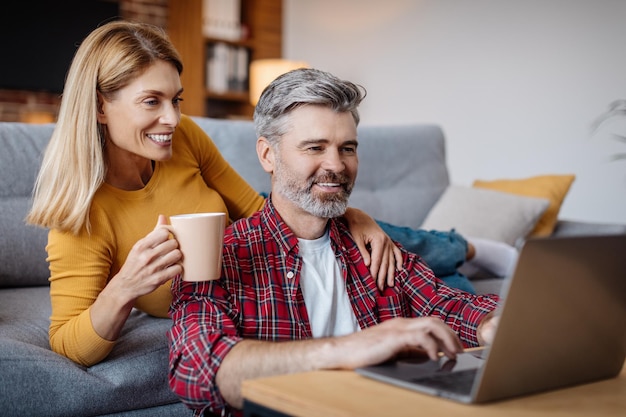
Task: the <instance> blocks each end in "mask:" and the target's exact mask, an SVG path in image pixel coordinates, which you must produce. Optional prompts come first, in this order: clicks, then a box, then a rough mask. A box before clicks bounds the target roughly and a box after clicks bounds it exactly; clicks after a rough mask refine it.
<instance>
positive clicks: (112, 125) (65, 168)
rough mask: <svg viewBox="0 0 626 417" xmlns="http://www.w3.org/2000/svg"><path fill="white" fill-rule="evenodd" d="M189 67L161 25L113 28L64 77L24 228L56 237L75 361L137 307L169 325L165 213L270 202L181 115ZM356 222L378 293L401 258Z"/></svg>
mask: <svg viewBox="0 0 626 417" xmlns="http://www.w3.org/2000/svg"><path fill="white" fill-rule="evenodd" d="M182 70H183V64H182V62H181V59H180V57H179V54H178V53H177V51H176V50H175V48H174V47H173V45H172V44H171V43H170V41H169V40H168V38H167V36H166V34H165V33H164V32H163V31H162V30H161V29H159V28H155V27H153V26H150V25H146V24H141V23H132V22H125V21H114V22H109V23H107V24H105V25H102V26H100V27H98V28H96V29H95V30H94V31H93V32H92V33H90V34H89V35H88V36H87V37H86V38H85V40H84V41H83V42H82V44H81V45H80V47H79V48H78V50H77V52H76V55H75V57H74V59H73V61H72V64H71V66H70V69H69V72H68V74H67V79H66V83H65V88H64V91H63V99H62V103H61V108H60V111H59V117H58V121H57V124H56V127H55V130H54V133H53V134H52V137H51V139H50V143H49V145H48V148H47V150H46V153H45V155H44V158H43V162H42V165H41V170H40V172H39V175H38V177H37V180H36V183H35V189H34V201H33V206H32V209H31V211H30V213H29V215H28V217H27V221H28V222H29V223H30V224H34V225H39V226H42V227H45V228H48V229H49V236H48V245H47V248H46V250H47V253H48V261H49V264H50V297H51V304H52V315H51V323H50V330H49V335H50V345H51V347H52V349H53V350H54V351H56V352H58V353H59V354H62V355H64V356H66V357H68V358H70V359H72V360H73V361H75V362H77V363H79V364H82V365H86V366H90V365H93V364H95V363H98V362H100V361H102V360H103V359H104V358H106V357H107V355H108V354H109V352H110V351H111V350H112V349H113V347H114V345H115V341H116V339H117V338H118V336H119V335H120V332H121V330H122V328H123V326H124V323H125V322H126V320H127V318H128V316H129V314H130V312H131V310H132V309H133V308H137V309H139V310H141V311H144V312H146V313H148V314H151V315H154V316H157V317H167V312H168V308H169V305H170V302H171V293H170V280H171V279H172V278H173V277H175V276H176V275H178V274H180V273H181V270H182V268H181V266H180V265H179V263H178V261H179V260H180V259H181V253H180V251H179V250H178V244H177V242H176V240H174V239H169V237H168V233H167V231H166V230H165V229H164V228H160V227H156V226H157V225H158V224H159V223H164V221H165V217H163V216H161V215H172V214H176V213H184V212H200V211H222V212H224V213H226V214H227V217H228V218H230V219H232V220H236V219H239V218H243V217H247V216H250V215H252V214H253V213H254V212H256V211H257V210H259V209H261V207H262V206H263V203H264V199H263V198H262V197H261V196H259V194H258V193H257V192H256V191H255V190H254V189H252V187H251V186H250V185H249V184H247V183H246V182H245V181H244V180H243V179H242V178H241V177H240V176H239V175H238V174H237V173H236V172H235V171H234V169H232V167H230V166H229V165H228V163H227V162H226V161H225V160H224V159H223V157H222V156H221V155H220V153H219V151H218V149H217V148H216V146H215V145H214V143H213V142H212V141H211V139H210V138H209V137H208V136H207V135H206V134H205V133H204V132H203V131H202V130H201V129H200V128H199V127H198V126H197V125H196V124H195V123H194V122H193V121H192V120H191V119H190V118H189V117H186V116H184V115H181V112H180V107H179V105H180V102H181V101H182V100H183V98H182V96H183V86H182V85H181V81H180V74H181V72H182ZM349 218H350V225H351V231H352V232H353V233H354V236H355V237H356V238H357V239H358V240H359V242H360V243H359V247H360V248H362V250H363V252H364V256H365V257H367V258H368V259H371V262H370V267H371V269H372V271H373V272H374V274H373V275H374V276H375V277H377V282H378V284H379V286H382V285H383V284H384V283H385V281H386V279H387V278H386V277H389V279H392V278H391V277H393V271H394V268H395V267H396V265H397V262H400V260H401V259H400V254H399V251H398V250H397V248H396V246H395V245H394V244H393V243H392V242H391V240H390V239H389V238H388V237H387V235H386V234H385V233H384V232H382V230H381V229H380V227H379V226H377V225H376V223H375V222H374V220H373V219H371V218H370V217H369V216H367V215H366V214H365V213H362V212H360V211H358V210H355V209H351V210H349ZM367 246H371V254H369V253H367V250H366V249H365V248H366V247H367ZM370 255H371V258H370Z"/></svg>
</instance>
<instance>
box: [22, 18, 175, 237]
mask: <svg viewBox="0 0 626 417" xmlns="http://www.w3.org/2000/svg"><path fill="white" fill-rule="evenodd" d="M158 60H162V61H166V62H170V63H172V64H173V65H174V66H175V67H176V69H177V70H178V73H179V74H180V73H182V70H183V65H182V62H181V59H180V55H179V54H178V52H177V51H176V48H175V47H174V46H173V45H172V43H171V42H170V40H169V38H168V37H167V34H166V33H165V32H164V30H163V29H161V28H159V27H156V26H152V25H149V24H145V23H137V22H128V21H121V20H117V21H112V22H109V23H106V24H104V25H102V26H100V27H98V28H96V29H95V30H94V31H93V32H91V33H90V34H89V35H88V36H87V37H86V38H85V40H84V41H83V42H82V43H81V45H80V47H79V48H78V50H77V51H76V54H75V56H74V59H73V60H72V64H71V66H70V68H69V71H68V73H67V78H66V81H65V87H64V90H63V97H62V100H61V106H60V109H59V116H58V119H57V122H56V126H55V129H54V132H53V133H52V137H51V138H50V142H49V144H48V146H47V148H46V152H45V154H44V156H43V161H42V164H41V168H40V170H39V174H38V176H37V179H36V181H35V187H34V190H33V205H32V207H31V210H30V213H29V214H28V216H27V217H26V221H27V222H28V223H29V224H33V225H37V226H42V227H47V228H55V229H59V230H61V231H71V232H73V233H78V232H79V231H80V230H81V229H82V228H83V227H86V229H87V230H88V231H89V230H90V224H89V209H90V207H91V202H92V200H93V196H94V194H95V193H96V191H97V190H98V189H99V188H100V186H101V185H102V184H103V183H104V178H105V174H106V169H107V167H106V162H105V160H104V155H103V146H104V128H105V126H102V125H100V124H99V123H98V120H97V112H98V109H99V105H98V93H100V94H101V95H102V96H103V97H104V98H105V99H111V98H113V96H114V95H115V93H116V92H117V91H118V90H120V89H121V88H123V87H125V86H126V85H128V84H129V83H130V82H131V81H133V80H134V79H135V78H136V77H138V76H139V75H140V74H141V73H142V72H143V71H144V70H145V69H146V68H148V67H149V66H151V65H152V64H153V63H154V62H156V61H158Z"/></svg>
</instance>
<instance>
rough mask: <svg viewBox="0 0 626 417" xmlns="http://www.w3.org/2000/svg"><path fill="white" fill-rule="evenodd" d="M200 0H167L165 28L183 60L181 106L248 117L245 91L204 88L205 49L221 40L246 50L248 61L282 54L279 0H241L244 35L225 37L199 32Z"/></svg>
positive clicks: (249, 107) (210, 113)
mask: <svg viewBox="0 0 626 417" xmlns="http://www.w3.org/2000/svg"><path fill="white" fill-rule="evenodd" d="M202 3H203V1H202V0H170V1H169V5H168V25H167V30H168V33H169V36H170V39H171V40H172V43H173V44H174V45H175V46H176V48H177V49H178V52H179V53H180V54H181V57H182V60H183V67H184V69H183V73H182V75H181V81H182V83H183V88H184V93H183V99H184V100H183V102H182V103H181V109H182V111H183V113H185V114H188V115H191V116H209V117H217V118H242V117H243V118H245V117H248V118H249V117H252V113H253V111H254V108H253V106H252V105H251V104H250V103H249V98H248V93H247V92H241V91H233V92H225V93H222V92H219V93H218V92H213V91H210V90H208V89H207V85H206V78H207V77H206V71H207V69H206V68H207V59H208V57H207V49H208V46H209V45H211V44H216V43H219V42H221V43H225V44H227V45H231V46H236V47H243V48H246V49H247V50H248V53H249V59H250V61H252V60H255V59H264V58H280V57H281V56H282V0H241V15H242V16H241V22H242V24H243V25H245V27H246V28H247V33H248V34H249V36H248V38H246V39H242V40H235V41H233V40H226V39H219V38H214V37H206V36H204V35H203V32H202Z"/></svg>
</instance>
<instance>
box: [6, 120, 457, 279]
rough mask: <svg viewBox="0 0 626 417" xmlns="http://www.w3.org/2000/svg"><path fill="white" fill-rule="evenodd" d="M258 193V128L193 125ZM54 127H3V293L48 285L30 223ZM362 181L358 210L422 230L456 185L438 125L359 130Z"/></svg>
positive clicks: (265, 178)
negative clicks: (36, 183) (451, 179)
mask: <svg viewBox="0 0 626 417" xmlns="http://www.w3.org/2000/svg"><path fill="white" fill-rule="evenodd" d="M193 119H194V120H195V121H196V122H197V123H198V125H199V126H200V127H201V128H202V129H204V130H205V131H206V132H207V133H208V134H209V136H210V137H211V139H212V140H213V141H214V142H215V144H216V145H217V147H218V148H219V149H220V151H221V152H222V154H223V155H224V157H225V158H226V160H227V161H228V162H229V163H230V164H231V165H232V166H233V167H234V168H235V169H236V170H237V171H238V172H239V173H240V174H241V175H242V176H243V177H244V178H245V179H246V181H248V183H250V185H252V187H254V189H256V190H257V191H258V192H264V193H268V192H269V191H270V178H269V175H268V174H267V173H265V171H263V169H262V168H261V165H260V164H259V161H258V159H257V155H256V145H255V144H256V134H255V132H254V127H253V123H252V122H251V121H245V120H223V119H211V118H206V117H194V118H193ZM53 128H54V125H52V124H47V125H34V124H25V123H9V122H0V149H2V151H1V152H0V233H1V234H0V287H21V286H34V285H48V276H49V271H48V264H47V262H46V260H45V259H46V252H45V245H46V242H47V231H46V230H44V229H42V228H38V227H34V226H28V225H26V224H25V223H24V217H25V216H26V214H27V212H28V210H29V208H30V204H31V193H32V187H33V184H34V181H35V177H36V175H37V171H38V169H39V165H40V162H41V157H42V155H43V151H44V149H45V146H46V144H47V143H48V140H49V139H50V136H51V134H52V130H53ZM358 134H359V148H358V154H359V174H358V178H357V181H356V185H355V188H354V191H353V193H352V196H351V198H350V205H351V206H352V207H357V208H360V209H362V210H363V211H365V212H366V213H368V214H370V215H371V216H372V217H374V218H375V219H377V220H383V221H386V222H389V223H392V224H396V225H399V226H409V227H418V226H419V225H420V224H422V222H423V220H424V218H425V217H426V215H427V214H428V211H429V210H430V208H431V207H432V206H433V205H434V204H435V202H436V201H437V199H438V198H439V196H440V195H441V194H442V193H443V191H444V190H445V188H446V187H447V185H448V183H449V179H448V171H447V167H446V155H445V140H444V135H443V131H442V130H441V128H440V127H439V126H437V125H430V124H413V125H395V126H363V125H362V126H360V127H359V132H358Z"/></svg>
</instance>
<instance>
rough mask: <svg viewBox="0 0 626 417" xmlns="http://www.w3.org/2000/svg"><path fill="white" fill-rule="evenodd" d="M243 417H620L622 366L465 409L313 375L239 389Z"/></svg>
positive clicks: (624, 391) (386, 387) (358, 380)
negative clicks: (614, 373)
mask: <svg viewBox="0 0 626 417" xmlns="http://www.w3.org/2000/svg"><path fill="white" fill-rule="evenodd" d="M242 390H243V395H244V398H245V402H246V405H245V407H244V412H245V415H246V417H253V416H254V417H257V416H259V417H260V416H297V417H320V416H323V417H369V416H372V417H373V416H376V417H381V416H382V417H386V416H394V417H403V416H407V417H408V416H411V417H415V416H420V415H423V416H455V417H456V416H460V417H463V416H470V417H475V416H480V417H503V416H506V417H517V416H532V417H541V416H545V417H576V416H589V417H608V416H611V417H625V416H626V366H625V367H624V368H623V369H622V372H621V374H620V375H619V376H618V377H617V378H613V379H610V380H605V381H600V382H593V383H589V384H585V385H579V386H575V387H570V388H563V389H559V390H554V391H549V392H544V393H540V394H535V395H530V396H525V397H518V398H514V399H510V400H504V401H499V402H494V403H488V404H482V405H465V404H460V403H456V402H453V401H450V400H446V399H441V398H436V397H432V396H429V395H424V394H420V393H417V392H413V391H410V390H407V389H403V388H398V387H395V386H393V385H390V384H385V383H382V382H378V381H374V380H371V379H368V378H366V377H364V376H361V375H359V374H357V373H355V372H353V371H316V372H307V373H300V374H292V375H281V376H275V377H269V378H260V379H256V380H248V381H244V383H243V387H242Z"/></svg>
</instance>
